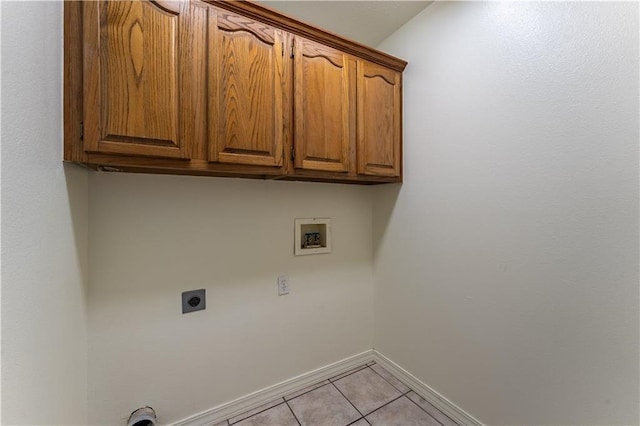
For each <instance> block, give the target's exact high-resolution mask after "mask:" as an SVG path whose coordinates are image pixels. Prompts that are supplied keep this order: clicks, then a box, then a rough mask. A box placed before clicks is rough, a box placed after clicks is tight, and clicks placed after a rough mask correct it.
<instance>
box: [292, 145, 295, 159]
mask: <svg viewBox="0 0 640 426" xmlns="http://www.w3.org/2000/svg"><path fill="white" fill-rule="evenodd" d="M295 159H296V148H295V147H293V146H292V147H291V161H293V160H295Z"/></svg>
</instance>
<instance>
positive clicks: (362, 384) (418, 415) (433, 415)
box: [216, 363, 457, 426]
mask: <svg viewBox="0 0 640 426" xmlns="http://www.w3.org/2000/svg"><path fill="white" fill-rule="evenodd" d="M229 425H234V426H236V425H237V426H298V425H300V426H347V425H350V426H368V425H372V426H394V425H397V426H412V425H415V426H418V425H425V426H432V425H433V426H456V425H457V424H456V423H455V422H454V421H452V420H451V419H450V418H449V417H447V416H446V415H445V414H444V413H442V412H440V411H438V409H437V408H436V407H434V406H433V405H431V404H430V403H429V402H428V401H427V400H425V399H423V398H422V397H420V396H419V395H418V394H416V393H415V392H414V391H412V390H411V389H409V387H407V386H406V385H405V384H404V383H402V382H401V381H400V380H398V379H397V378H395V377H394V376H393V375H391V373H390V372H388V371H387V370H385V369H384V368H382V367H381V366H380V365H378V364H375V363H369V364H367V365H362V366H360V367H358V368H355V369H353V370H350V371H347V372H346V373H342V374H340V375H337V376H335V377H332V378H331V379H329V380H324V381H322V382H319V383H316V384H314V385H313V386H309V387H308V388H306V389H303V390H300V391H298V392H295V393H292V394H290V395H286V396H285V397H284V398H279V399H277V400H275V401H272V402H270V403H268V404H265V405H263V406H261V407H258V408H255V409H253V410H251V411H247V412H246V413H244V414H241V415H238V416H235V417H233V418H231V419H229V420H227V421H225V422H222V423H219V424H218V425H216V426H229Z"/></svg>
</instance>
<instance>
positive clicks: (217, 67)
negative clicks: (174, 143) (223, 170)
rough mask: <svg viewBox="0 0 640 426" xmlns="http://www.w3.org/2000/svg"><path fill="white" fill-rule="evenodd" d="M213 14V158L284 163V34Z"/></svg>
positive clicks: (227, 15)
mask: <svg viewBox="0 0 640 426" xmlns="http://www.w3.org/2000/svg"><path fill="white" fill-rule="evenodd" d="M210 12H211V13H212V14H213V15H214V16H212V17H211V21H210V22H211V24H210V25H211V27H210V30H209V35H210V46H211V49H210V52H209V54H210V56H209V60H210V62H209V88H210V90H211V92H210V93H209V161H216V162H220V163H232V164H247V165H256V166H278V167H279V166H282V159H283V140H284V128H283V115H284V111H285V110H284V108H283V92H284V87H283V72H284V67H283V60H284V58H283V55H284V45H283V43H284V41H283V33H282V31H281V30H277V29H275V28H273V27H270V26H268V25H265V24H263V23H261V22H257V21H254V20H252V19H250V18H245V17H243V16H239V15H235V14H233V13H231V12H227V11H225V10H222V9H213V8H212V9H211V10H210Z"/></svg>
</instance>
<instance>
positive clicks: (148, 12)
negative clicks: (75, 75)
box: [83, 0, 188, 158]
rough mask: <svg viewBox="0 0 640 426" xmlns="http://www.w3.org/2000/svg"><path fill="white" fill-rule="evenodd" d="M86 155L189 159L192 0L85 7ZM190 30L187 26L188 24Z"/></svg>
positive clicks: (114, 2)
mask: <svg viewBox="0 0 640 426" xmlns="http://www.w3.org/2000/svg"><path fill="white" fill-rule="evenodd" d="M84 10H85V13H84V22H83V25H84V35H85V37H84V39H85V45H84V54H85V55H84V56H85V72H84V76H85V79H84V84H85V99H93V100H95V102H92V103H91V104H87V107H86V108H85V118H86V120H85V122H86V123H87V124H89V123H90V126H89V128H88V129H87V130H88V131H89V132H88V133H87V134H86V139H85V149H86V150H87V151H90V152H94V151H95V152H113V153H121V154H130V155H152V156H167V157H179V158H186V157H188V153H187V149H186V146H185V144H184V143H183V142H182V138H181V135H179V129H180V125H181V123H180V120H181V118H180V113H181V112H182V111H181V108H182V105H181V102H180V99H179V93H180V91H181V86H180V82H181V79H180V77H179V75H178V61H179V55H180V51H181V49H183V48H185V47H186V46H181V45H180V43H179V29H180V27H181V25H180V23H181V22H180V21H184V19H185V17H186V15H187V14H188V13H186V12H187V11H188V1H187V0H183V1H181V2H162V4H158V3H156V2H151V1H146V0H140V1H100V2H86V3H84ZM184 26H186V25H184Z"/></svg>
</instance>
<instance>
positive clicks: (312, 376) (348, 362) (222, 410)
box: [173, 350, 374, 426]
mask: <svg viewBox="0 0 640 426" xmlns="http://www.w3.org/2000/svg"><path fill="white" fill-rule="evenodd" d="M373 360H374V351H373V350H368V351H365V352H362V353H359V354H357V355H354V356H350V357H348V358H345V359H343V360H340V361H338V362H334V363H332V364H329V365H326V366H324V367H320V368H318V369H316V370H313V371H309V372H308V373H304V374H301V375H299V376H296V377H293V378H291V379H289V380H285V381H283V382H280V383H278V384H275V385H273V386H269V387H266V388H264V389H261V390H259V391H256V392H253V393H250V394H249V395H246V396H243V397H240V398H238V399H235V400H233V401H230V402H227V403H224V404H221V405H218V406H217V407H213V408H211V409H209V410H206V411H203V412H201V413H198V414H195V415H193V416H189V417H187V418H185V419H182V420H180V421H178V422H176V423H173V426H205V425H207V426H211V425H215V424H217V423H219V422H222V421H224V420H226V419H229V418H232V417H234V416H237V415H238V414H242V413H244V412H246V411H249V410H253V409H254V408H256V407H259V406H261V405H263V404H266V403H267V402H270V401H273V400H274V399H277V398H281V397H284V396H285V395H288V394H290V393H293V392H296V391H299V390H301V389H304V388H305V387H307V386H311V385H313V384H314V383H317V382H321V381H323V380H326V379H328V378H330V377H333V376H336V375H338V374H340V373H343V372H345V371H348V370H350V369H352V368H355V367H358V366H359V365H362V364H366V363H367V362H370V361H373Z"/></svg>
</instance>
